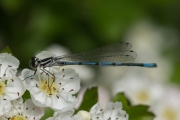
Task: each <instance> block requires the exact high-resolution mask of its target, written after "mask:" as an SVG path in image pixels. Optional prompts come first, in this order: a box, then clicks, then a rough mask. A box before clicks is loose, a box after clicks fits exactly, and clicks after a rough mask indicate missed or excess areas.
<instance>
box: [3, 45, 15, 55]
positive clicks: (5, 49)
mask: <svg viewBox="0 0 180 120" xmlns="http://www.w3.org/2000/svg"><path fill="white" fill-rule="evenodd" d="M1 53H11V54H12V51H11V49H10V48H9V46H6V47H5V48H4V49H3V50H2V51H1Z"/></svg>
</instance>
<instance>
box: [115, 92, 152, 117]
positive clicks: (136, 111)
mask: <svg viewBox="0 0 180 120" xmlns="http://www.w3.org/2000/svg"><path fill="white" fill-rule="evenodd" d="M117 101H118V102H122V104H123V109H124V110H125V111H126V112H127V113H128V114H129V120H153V119H154V117H155V115H154V114H153V113H151V112H149V106H147V105H136V106H131V104H130V102H129V100H128V99H127V98H126V96H125V95H124V93H118V94H117V95H116V96H115V97H114V98H113V102H117Z"/></svg>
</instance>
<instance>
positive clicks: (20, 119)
mask: <svg viewBox="0 0 180 120" xmlns="http://www.w3.org/2000/svg"><path fill="white" fill-rule="evenodd" d="M10 120H26V118H24V117H23V116H21V115H16V116H13V117H12V118H10Z"/></svg>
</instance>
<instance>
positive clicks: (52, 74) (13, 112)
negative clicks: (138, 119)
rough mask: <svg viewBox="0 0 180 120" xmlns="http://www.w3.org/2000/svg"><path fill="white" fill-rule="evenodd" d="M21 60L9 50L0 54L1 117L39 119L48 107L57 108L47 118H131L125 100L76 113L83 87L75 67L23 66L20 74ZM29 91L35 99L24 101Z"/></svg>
mask: <svg viewBox="0 0 180 120" xmlns="http://www.w3.org/2000/svg"><path fill="white" fill-rule="evenodd" d="M51 56H55V55H53V54H52V53H50V52H47V51H43V52H41V53H39V54H38V55H37V56H36V57H37V58H39V59H44V58H47V57H51ZM18 66H19V61H18V59H17V58H15V57H14V56H12V55H11V54H8V53H2V54H0V120H39V119H41V118H42V116H43V115H44V107H50V108H51V109H53V110H54V111H55V113H54V116H52V117H50V118H48V119H47V120H105V119H111V120H128V119H129V116H128V114H127V113H126V112H125V111H124V110H122V103H121V102H115V103H113V102H109V103H108V104H107V105H106V107H105V108H104V109H103V108H101V106H100V105H99V104H98V103H97V104H95V105H94V106H92V108H91V110H90V111H83V110H82V111H79V112H78V113H77V114H74V112H75V109H74V107H75V105H76V104H77V103H78V99H77V98H76V96H75V94H77V93H78V91H79V90H80V78H79V76H78V74H77V73H76V72H75V70H73V69H71V68H66V69H64V68H62V67H59V66H54V67H46V68H42V67H41V66H38V67H37V69H36V71H33V70H30V69H23V70H22V72H21V75H17V68H18ZM26 90H28V91H29V93H30V96H31V99H27V100H23V98H22V95H23V94H24V92H25V91H26Z"/></svg>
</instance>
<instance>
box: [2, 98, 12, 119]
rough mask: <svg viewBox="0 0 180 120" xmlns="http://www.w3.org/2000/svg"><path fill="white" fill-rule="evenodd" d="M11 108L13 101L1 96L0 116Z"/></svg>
mask: <svg viewBox="0 0 180 120" xmlns="http://www.w3.org/2000/svg"><path fill="white" fill-rule="evenodd" d="M10 110H11V102H10V101H9V100H3V99H2V98H1V97H0V116H1V115H3V114H5V113H7V112H8V111H10Z"/></svg>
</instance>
